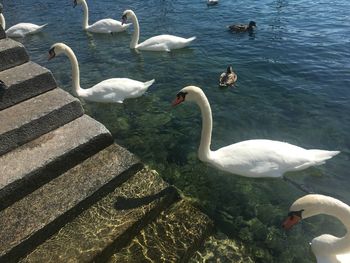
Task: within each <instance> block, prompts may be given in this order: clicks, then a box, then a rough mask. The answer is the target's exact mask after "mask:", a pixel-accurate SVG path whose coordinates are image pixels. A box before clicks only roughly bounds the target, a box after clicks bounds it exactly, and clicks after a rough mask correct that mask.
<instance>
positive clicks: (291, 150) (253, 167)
mask: <svg viewBox="0 0 350 263" xmlns="http://www.w3.org/2000/svg"><path fill="white" fill-rule="evenodd" d="M212 155H213V156H212V158H213V163H212V164H213V165H214V166H216V167H217V168H219V169H221V170H224V171H228V172H231V173H235V174H239V175H243V176H248V177H279V176H282V175H283V173H284V172H286V171H291V170H294V169H295V167H298V166H300V165H302V164H305V163H308V162H310V160H309V157H308V154H307V150H305V149H303V148H301V147H298V146H295V145H292V144H289V143H284V142H279V141H271V140H248V141H243V142H239V143H236V144H232V145H229V146H226V147H223V148H221V149H218V150H217V151H214V152H212Z"/></svg>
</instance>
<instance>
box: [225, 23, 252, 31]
mask: <svg viewBox="0 0 350 263" xmlns="http://www.w3.org/2000/svg"><path fill="white" fill-rule="evenodd" d="M228 28H229V29H230V30H231V31H232V32H253V30H254V29H255V28H256V23H255V22H254V21H250V22H249V24H248V25H243V24H237V25H231V26H229V27H228Z"/></svg>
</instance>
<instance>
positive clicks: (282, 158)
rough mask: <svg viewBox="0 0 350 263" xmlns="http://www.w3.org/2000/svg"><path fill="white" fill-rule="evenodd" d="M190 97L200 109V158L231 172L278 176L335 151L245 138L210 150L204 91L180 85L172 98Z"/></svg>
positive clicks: (178, 100) (209, 119) (321, 160)
mask: <svg viewBox="0 0 350 263" xmlns="http://www.w3.org/2000/svg"><path fill="white" fill-rule="evenodd" d="M183 101H194V102H195V103H197V104H198V106H199V108H200V110H201V113H202V134H201V141H200V145H199V149H198V157H199V159H200V160H201V161H203V162H206V163H209V164H211V165H213V166H214V167H216V168H218V169H220V170H223V171H226V172H229V173H233V174H238V175H242V176H247V177H280V176H282V175H283V174H284V173H285V172H287V171H298V170H302V169H305V168H307V167H310V166H313V165H320V164H323V163H324V162H325V160H327V159H330V158H332V157H333V156H335V155H336V154H338V153H339V151H323V150H306V149H303V148H301V147H298V146H295V145H292V144H289V143H285V142H279V141H271V140H247V141H242V142H238V143H235V144H231V145H229V146H226V147H223V148H221V149H218V150H216V151H212V150H210V144H211V132H212V125H213V124H212V122H213V121H212V113H211V108H210V105H209V101H208V99H207V97H206V96H205V94H204V92H203V91H202V90H201V89H200V88H198V87H195V86H187V87H185V88H183V89H182V90H181V91H180V92H179V93H178V94H177V97H176V99H175V100H174V102H173V105H174V106H175V105H178V104H179V103H181V102H183Z"/></svg>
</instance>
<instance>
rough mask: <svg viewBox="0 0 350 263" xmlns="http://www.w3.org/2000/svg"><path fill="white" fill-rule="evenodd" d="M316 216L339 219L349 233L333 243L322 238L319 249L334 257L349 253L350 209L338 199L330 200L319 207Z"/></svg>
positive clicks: (319, 241)
mask: <svg viewBox="0 0 350 263" xmlns="http://www.w3.org/2000/svg"><path fill="white" fill-rule="evenodd" d="M315 214H326V215H330V216H334V217H336V218H338V219H339V220H340V221H341V222H342V223H343V224H344V226H345V228H346V231H347V233H346V235H345V236H343V237H341V238H334V239H333V240H331V241H330V240H322V236H321V237H320V240H318V244H317V247H318V248H317V249H318V250H319V251H326V252H327V253H329V254H333V255H337V254H343V253H345V252H348V251H349V250H350V233H349V231H350V207H349V206H348V205H346V204H345V203H343V202H341V201H339V200H337V199H333V198H330V199H328V200H325V202H323V203H322V205H320V206H318V208H317V209H316V210H315ZM316 239H318V238H316Z"/></svg>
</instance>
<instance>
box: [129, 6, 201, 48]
mask: <svg viewBox="0 0 350 263" xmlns="http://www.w3.org/2000/svg"><path fill="white" fill-rule="evenodd" d="M128 18H130V19H131V20H132V23H133V25H134V32H133V35H132V39H131V42H130V48H131V49H139V50H148V51H168V52H169V51H171V50H173V49H179V48H184V47H186V46H188V45H189V44H191V42H192V41H193V40H195V39H196V37H190V38H183V37H177V36H173V35H159V36H154V37H151V38H149V39H147V40H145V41H144V42H142V43H140V44H139V38H140V26H139V21H138V19H137V17H136V15H135V13H134V12H133V11H132V10H126V11H124V13H123V16H122V23H126V21H127V19H128Z"/></svg>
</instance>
